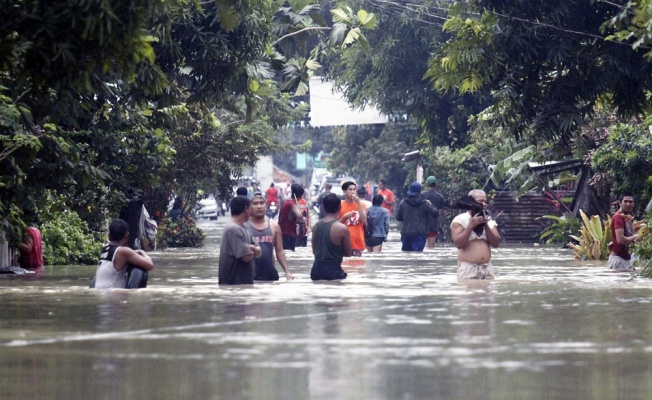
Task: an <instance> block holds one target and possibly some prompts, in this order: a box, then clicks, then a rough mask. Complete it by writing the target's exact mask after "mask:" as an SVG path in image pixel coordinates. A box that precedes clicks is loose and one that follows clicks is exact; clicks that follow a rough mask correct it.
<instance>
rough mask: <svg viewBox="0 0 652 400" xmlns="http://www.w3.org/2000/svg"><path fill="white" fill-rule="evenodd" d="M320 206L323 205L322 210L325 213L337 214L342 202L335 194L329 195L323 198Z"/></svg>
mask: <svg viewBox="0 0 652 400" xmlns="http://www.w3.org/2000/svg"><path fill="white" fill-rule="evenodd" d="M322 204H323V205H324V210H326V213H328V214H333V213H336V212H339V211H340V207H342V201H341V200H340V197H339V196H338V195H336V194H335V193H329V194H327V195H326V196H324V199H323V200H322Z"/></svg>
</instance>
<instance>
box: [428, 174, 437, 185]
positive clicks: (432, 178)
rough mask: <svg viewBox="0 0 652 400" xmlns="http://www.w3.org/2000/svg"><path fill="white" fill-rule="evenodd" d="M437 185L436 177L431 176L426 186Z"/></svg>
mask: <svg viewBox="0 0 652 400" xmlns="http://www.w3.org/2000/svg"><path fill="white" fill-rule="evenodd" d="M435 183H437V178H435V177H434V176H432V175H430V176H429V177H428V179H426V185H428V186H430V185H434V184H435Z"/></svg>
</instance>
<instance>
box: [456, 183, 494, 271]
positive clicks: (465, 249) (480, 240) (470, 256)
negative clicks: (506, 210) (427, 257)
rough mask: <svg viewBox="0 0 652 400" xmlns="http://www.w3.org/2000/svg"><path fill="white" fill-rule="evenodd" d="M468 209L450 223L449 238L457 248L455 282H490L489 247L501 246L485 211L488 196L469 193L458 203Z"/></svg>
mask: <svg viewBox="0 0 652 400" xmlns="http://www.w3.org/2000/svg"><path fill="white" fill-rule="evenodd" d="M458 207H460V208H462V209H465V210H467V211H466V212H464V213H462V214H460V215H458V216H457V217H455V218H454V219H453V222H452V223H451V236H452V238H453V243H455V247H457V264H458V268H457V279H458V280H464V279H493V278H494V271H493V266H492V265H491V247H494V248H496V247H498V246H499V245H500V233H498V225H497V224H496V221H494V220H493V219H492V218H491V214H490V213H489V211H488V210H487V194H486V193H485V192H484V191H482V190H479V189H475V190H471V191H470V192H469V195H468V197H466V198H464V199H462V200H461V201H459V202H458Z"/></svg>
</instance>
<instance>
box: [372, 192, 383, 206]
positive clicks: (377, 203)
mask: <svg viewBox="0 0 652 400" xmlns="http://www.w3.org/2000/svg"><path fill="white" fill-rule="evenodd" d="M383 201H385V197H383V195H382V194H377V195H375V196H374V197H373V198H372V199H371V205H374V206H380V205H382V204H383Z"/></svg>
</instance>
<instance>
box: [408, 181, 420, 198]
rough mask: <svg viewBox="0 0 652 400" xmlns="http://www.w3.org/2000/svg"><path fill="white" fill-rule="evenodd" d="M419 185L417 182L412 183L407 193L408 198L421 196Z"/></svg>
mask: <svg viewBox="0 0 652 400" xmlns="http://www.w3.org/2000/svg"><path fill="white" fill-rule="evenodd" d="M421 189H422V187H421V184H420V183H419V182H412V183H411V184H410V188H409V189H408V191H407V195H408V196H418V195H420V194H421Z"/></svg>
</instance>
